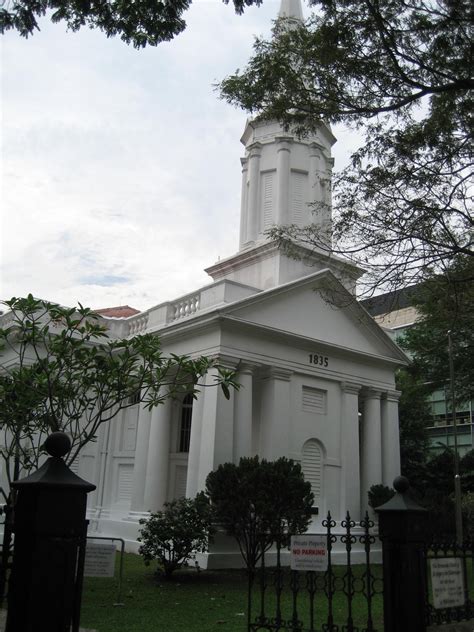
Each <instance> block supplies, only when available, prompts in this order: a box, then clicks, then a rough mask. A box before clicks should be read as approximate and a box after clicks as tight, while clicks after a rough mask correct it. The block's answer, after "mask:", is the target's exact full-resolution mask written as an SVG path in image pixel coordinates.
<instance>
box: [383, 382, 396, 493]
mask: <svg viewBox="0 0 474 632" xmlns="http://www.w3.org/2000/svg"><path fill="white" fill-rule="evenodd" d="M399 399H400V392H399V391H389V392H388V393H385V394H384V395H383V397H382V474H383V477H382V480H383V484H384V485H387V487H392V484H393V479H394V478H395V477H396V476H399V475H400V429H399V425H398V400H399Z"/></svg>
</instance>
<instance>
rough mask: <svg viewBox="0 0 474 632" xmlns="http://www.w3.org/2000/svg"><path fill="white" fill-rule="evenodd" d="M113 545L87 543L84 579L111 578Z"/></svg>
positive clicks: (112, 574)
mask: <svg viewBox="0 0 474 632" xmlns="http://www.w3.org/2000/svg"><path fill="white" fill-rule="evenodd" d="M115 551H116V548H115V544H100V543H98V542H88V543H87V547H86V559H85V562H84V576H85V577H113V576H114V573H115Z"/></svg>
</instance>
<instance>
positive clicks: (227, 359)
mask: <svg viewBox="0 0 474 632" xmlns="http://www.w3.org/2000/svg"><path fill="white" fill-rule="evenodd" d="M213 357H215V359H216V360H217V362H218V363H219V366H222V367H224V368H225V369H231V370H232V371H237V370H238V369H239V366H240V362H241V361H240V358H235V357H234V356H227V355H217V356H213Z"/></svg>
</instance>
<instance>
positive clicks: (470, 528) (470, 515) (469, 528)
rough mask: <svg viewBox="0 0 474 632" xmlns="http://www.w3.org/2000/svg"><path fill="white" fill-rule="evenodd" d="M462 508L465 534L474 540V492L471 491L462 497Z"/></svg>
mask: <svg viewBox="0 0 474 632" xmlns="http://www.w3.org/2000/svg"><path fill="white" fill-rule="evenodd" d="M461 509H462V516H463V523H464V524H463V526H464V534H465V536H466V537H467V538H470V539H471V540H474V492H469V493H468V494H465V495H464V496H463V497H462V501H461Z"/></svg>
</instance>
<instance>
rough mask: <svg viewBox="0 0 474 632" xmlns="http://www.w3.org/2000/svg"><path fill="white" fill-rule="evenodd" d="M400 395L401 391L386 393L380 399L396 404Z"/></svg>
mask: <svg viewBox="0 0 474 632" xmlns="http://www.w3.org/2000/svg"><path fill="white" fill-rule="evenodd" d="M401 394H402V392H401V391H387V392H386V393H382V399H384V400H386V401H388V402H398V401H399V399H400V397H401Z"/></svg>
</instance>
